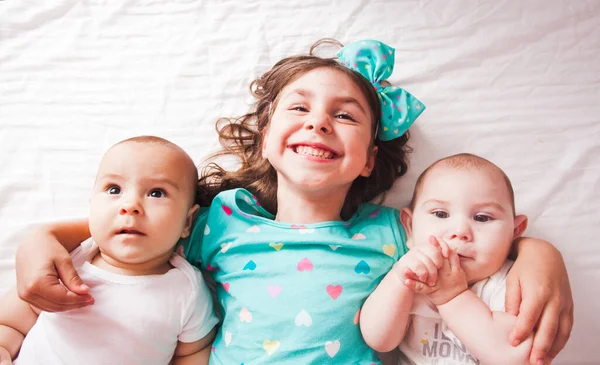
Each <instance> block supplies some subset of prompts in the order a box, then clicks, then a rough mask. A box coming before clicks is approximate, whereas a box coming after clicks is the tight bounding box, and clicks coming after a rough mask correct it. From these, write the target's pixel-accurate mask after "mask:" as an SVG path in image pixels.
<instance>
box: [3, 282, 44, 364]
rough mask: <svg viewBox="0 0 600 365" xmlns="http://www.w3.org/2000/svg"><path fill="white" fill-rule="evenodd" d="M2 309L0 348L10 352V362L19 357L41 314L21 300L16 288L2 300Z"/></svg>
mask: <svg viewBox="0 0 600 365" xmlns="http://www.w3.org/2000/svg"><path fill="white" fill-rule="evenodd" d="M0 308H2V310H1V311H0V348H3V349H5V350H6V352H8V354H9V356H10V357H9V360H10V359H14V358H15V357H16V356H17V353H18V352H19V349H20V348H21V344H23V340H24V339H25V336H26V335H27V333H28V332H29V330H30V329H31V327H33V325H34V324H35V321H36V320H37V317H38V313H39V312H36V311H34V310H33V308H32V307H31V306H30V305H29V304H27V303H26V302H24V301H22V300H21V299H19V297H18V296H17V291H16V289H15V288H13V289H11V290H9V291H8V293H6V295H4V297H3V298H2V299H1V300H0Z"/></svg>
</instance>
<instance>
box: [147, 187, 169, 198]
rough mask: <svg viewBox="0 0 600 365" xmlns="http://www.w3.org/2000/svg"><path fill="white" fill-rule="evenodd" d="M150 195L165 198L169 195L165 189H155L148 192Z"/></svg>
mask: <svg viewBox="0 0 600 365" xmlns="http://www.w3.org/2000/svg"><path fill="white" fill-rule="evenodd" d="M148 196H149V197H152V198H164V197H165V196H167V193H165V191H164V190H163V189H154V190H152V191H150V192H149V193H148Z"/></svg>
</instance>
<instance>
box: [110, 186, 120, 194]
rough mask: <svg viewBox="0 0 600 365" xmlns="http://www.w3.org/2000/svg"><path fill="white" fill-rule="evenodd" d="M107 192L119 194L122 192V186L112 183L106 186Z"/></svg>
mask: <svg viewBox="0 0 600 365" xmlns="http://www.w3.org/2000/svg"><path fill="white" fill-rule="evenodd" d="M106 192H107V193H109V194H111V195H118V194H121V188H120V187H118V186H116V185H111V186H109V187H107V188H106Z"/></svg>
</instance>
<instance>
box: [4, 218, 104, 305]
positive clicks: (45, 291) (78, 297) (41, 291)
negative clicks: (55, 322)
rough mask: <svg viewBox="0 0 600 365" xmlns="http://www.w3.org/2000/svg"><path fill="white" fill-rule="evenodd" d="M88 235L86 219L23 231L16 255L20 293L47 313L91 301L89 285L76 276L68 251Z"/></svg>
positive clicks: (88, 303)
mask: <svg viewBox="0 0 600 365" xmlns="http://www.w3.org/2000/svg"><path fill="white" fill-rule="evenodd" d="M89 237H90V231H89V227H88V221H87V219H81V220H76V221H68V222H57V223H51V224H47V225H41V226H37V227H34V228H32V229H31V230H30V231H28V232H26V233H25V234H24V235H23V237H22V238H21V244H20V245H19V248H18V250H17V257H16V261H17V289H18V293H19V296H20V297H21V298H22V299H23V300H25V301H26V302H29V303H30V304H33V305H34V306H36V307H37V308H40V309H42V310H45V311H48V312H58V311H65V310H71V309H75V308H80V307H84V306H86V305H90V304H92V303H93V298H92V297H91V296H90V295H89V294H88V290H89V288H88V287H87V286H86V285H84V284H83V282H82V281H81V279H80V278H79V275H77V271H75V267H73V263H72V262H71V257H70V256H69V252H68V251H72V250H74V249H75V248H76V247H77V246H79V244H80V242H82V241H84V240H85V239H87V238H89ZM58 279H60V280H61V281H62V283H60V282H59V281H58Z"/></svg>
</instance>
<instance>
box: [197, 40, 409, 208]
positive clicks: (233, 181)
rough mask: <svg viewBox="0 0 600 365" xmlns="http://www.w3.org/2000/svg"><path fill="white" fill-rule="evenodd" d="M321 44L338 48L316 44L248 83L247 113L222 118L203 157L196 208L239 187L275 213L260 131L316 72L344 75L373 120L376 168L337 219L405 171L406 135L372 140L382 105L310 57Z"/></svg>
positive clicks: (371, 92) (273, 176)
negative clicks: (284, 96)
mask: <svg viewBox="0 0 600 365" xmlns="http://www.w3.org/2000/svg"><path fill="white" fill-rule="evenodd" d="M323 43H333V44H336V45H339V46H341V45H342V44H341V43H339V42H337V41H335V40H332V39H322V40H319V41H317V42H316V43H315V44H313V46H312V47H311V48H310V51H309V54H308V55H299V56H292V57H287V58H284V59H282V60H281V61H279V62H277V63H276V64H275V65H274V66H273V67H272V68H271V69H270V70H269V71H267V72H265V73H264V74H263V75H262V76H260V77H259V78H258V79H256V80H254V81H252V83H251V84H250V93H251V94H252V95H253V96H254V98H255V99H256V102H255V104H254V105H253V108H252V110H251V111H250V112H249V113H247V114H245V115H242V116H241V117H239V118H221V119H219V120H218V121H217V123H216V130H217V133H218V134H219V141H220V143H221V146H222V147H223V148H222V149H221V150H219V151H217V152H216V153H213V154H212V155H210V156H208V157H207V158H206V159H205V161H203V163H202V164H203V165H205V167H204V168H203V169H202V171H201V174H200V179H199V180H198V187H199V189H198V192H199V193H198V203H199V204H200V205H202V206H208V205H210V203H211V202H212V200H213V198H214V197H215V196H216V195H217V194H218V193H220V192H221V191H224V190H228V189H234V188H244V189H247V190H248V191H250V192H251V193H252V194H254V195H255V196H256V198H257V199H258V201H259V202H260V203H261V205H262V206H263V208H265V209H267V210H268V211H269V212H271V213H273V214H276V213H277V172H276V171H275V169H274V168H273V166H271V164H270V163H269V161H268V160H267V159H265V158H263V156H262V144H263V132H264V131H265V130H266V128H268V127H269V123H270V121H271V114H272V111H273V110H274V109H275V107H276V106H277V102H278V101H279V96H280V94H281V91H282V90H283V89H284V88H285V86H287V85H288V84H289V83H291V82H293V81H295V80H296V79H298V78H299V77H300V76H302V75H304V74H306V73H307V72H309V71H311V70H314V69H317V68H324V67H326V68H331V69H334V70H337V71H339V72H341V73H343V74H344V75H346V76H348V77H349V78H350V79H351V80H352V81H353V82H354V83H355V84H356V85H357V86H358V87H359V88H360V90H361V91H362V93H363V95H364V96H365V98H366V99H367V102H368V104H369V109H370V111H371V119H372V120H373V127H372V138H373V145H374V146H377V148H378V151H377V156H376V159H375V166H374V168H373V171H372V173H371V175H370V176H369V177H362V176H359V177H357V178H356V180H354V182H353V183H352V186H351V187H350V190H349V191H348V195H347V196H346V201H345V202H344V206H343V208H342V212H341V217H342V219H348V218H350V217H351V216H352V214H354V212H355V211H356V209H357V208H358V206H359V205H360V204H362V203H364V202H367V201H369V200H372V199H374V198H375V197H377V196H378V195H380V194H381V193H383V192H385V191H387V190H389V189H390V188H391V187H392V185H393V183H394V181H395V180H396V178H398V177H400V176H402V175H404V174H405V173H406V171H407V169H408V154H409V153H410V152H411V151H412V150H411V148H410V147H409V146H408V145H407V143H408V140H409V138H410V137H409V133H408V132H406V133H405V134H404V135H403V136H401V137H399V138H396V139H394V140H391V141H381V140H379V139H377V138H376V136H375V134H376V130H377V124H378V123H379V117H380V115H381V105H380V102H379V99H378V96H377V93H376V92H375V89H374V88H373V86H372V85H371V84H370V82H369V81H368V80H367V79H365V78H364V77H363V76H362V75H360V74H359V73H357V72H355V71H353V70H351V69H349V68H347V67H345V66H343V65H341V64H340V63H338V62H337V60H336V59H332V58H322V57H318V56H315V55H314V50H315V48H316V47H317V46H319V45H321V44H323ZM219 156H236V157H238V158H239V160H240V162H241V166H240V168H239V169H238V170H236V171H227V170H225V169H224V168H222V167H221V166H219V165H218V164H217V163H216V162H215V161H214V159H215V158H217V157H219Z"/></svg>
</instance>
